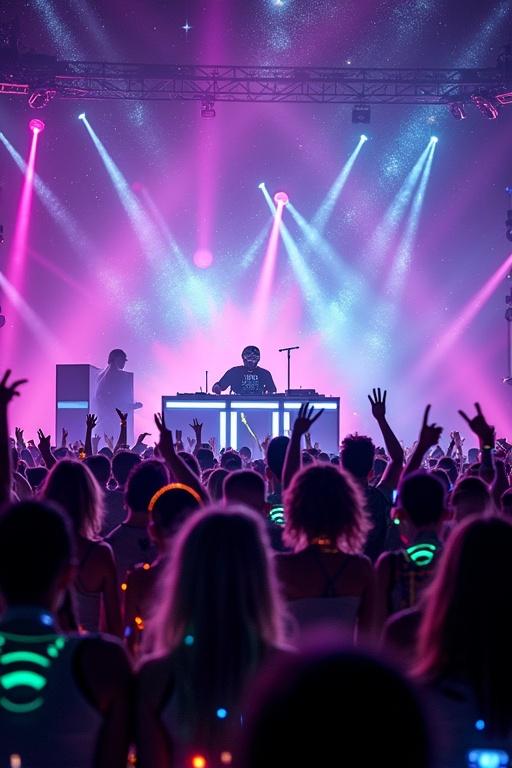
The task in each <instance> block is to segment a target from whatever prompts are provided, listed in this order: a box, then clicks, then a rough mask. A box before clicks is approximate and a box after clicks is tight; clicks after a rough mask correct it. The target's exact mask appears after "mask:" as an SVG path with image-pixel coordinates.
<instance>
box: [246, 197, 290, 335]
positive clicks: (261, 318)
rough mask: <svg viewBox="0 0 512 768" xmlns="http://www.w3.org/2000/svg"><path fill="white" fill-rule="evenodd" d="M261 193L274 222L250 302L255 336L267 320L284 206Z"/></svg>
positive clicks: (260, 331)
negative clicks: (275, 203)
mask: <svg viewBox="0 0 512 768" xmlns="http://www.w3.org/2000/svg"><path fill="white" fill-rule="evenodd" d="M262 192H263V195H264V196H265V199H266V200H267V203H268V204H269V207H270V209H271V210H272V211H273V212H274V221H273V224H272V229H271V231H270V237H269V240H268V244H267V250H266V252H265V256H264V258H263V264H262V267H261V272H260V276H259V279H258V284H257V286H256V291H255V293H254V298H253V302H252V312H251V323H250V325H251V328H252V332H253V333H254V334H255V335H256V336H257V335H259V334H261V333H262V331H263V328H264V324H265V322H266V320H267V315H268V310H269V305H270V296H271V293H272V287H273V283H274V275H275V269H276V262H277V253H278V246H279V230H280V227H281V222H282V219H283V209H284V204H283V203H282V202H280V203H278V204H277V206H275V205H274V203H273V201H272V198H271V197H270V195H269V193H268V190H267V188H266V187H264V188H262Z"/></svg>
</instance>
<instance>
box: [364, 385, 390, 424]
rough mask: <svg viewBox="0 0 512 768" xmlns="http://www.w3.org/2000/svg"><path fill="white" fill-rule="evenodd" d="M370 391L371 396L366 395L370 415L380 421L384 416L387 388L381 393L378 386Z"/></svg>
mask: <svg viewBox="0 0 512 768" xmlns="http://www.w3.org/2000/svg"><path fill="white" fill-rule="evenodd" d="M372 393H373V398H372V397H371V395H368V400H369V401H370V405H371V407H372V415H373V417H374V419H376V420H377V421H382V420H383V419H385V418H386V396H387V390H384V394H381V389H380V387H378V388H377V389H373V390H372Z"/></svg>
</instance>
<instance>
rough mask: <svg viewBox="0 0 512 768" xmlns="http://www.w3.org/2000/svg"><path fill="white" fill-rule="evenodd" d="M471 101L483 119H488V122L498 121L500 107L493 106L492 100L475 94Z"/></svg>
mask: <svg viewBox="0 0 512 768" xmlns="http://www.w3.org/2000/svg"><path fill="white" fill-rule="evenodd" d="M471 101H472V102H473V104H474V105H475V107H477V109H478V110H479V111H480V113H481V114H482V116H483V117H486V118H487V119H488V120H496V118H497V117H498V115H499V111H498V107H497V106H496V105H495V104H493V102H492V101H491V99H489V98H487V97H486V96H482V95H481V94H478V93H474V94H473V96H472V97H471Z"/></svg>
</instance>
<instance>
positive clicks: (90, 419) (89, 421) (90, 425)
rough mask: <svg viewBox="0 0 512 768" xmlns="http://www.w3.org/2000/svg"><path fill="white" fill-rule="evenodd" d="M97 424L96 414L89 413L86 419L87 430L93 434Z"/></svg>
mask: <svg viewBox="0 0 512 768" xmlns="http://www.w3.org/2000/svg"><path fill="white" fill-rule="evenodd" d="M97 423H98V417H97V416H96V415H95V414H94V413H88V414H87V418H86V419H85V424H86V426H87V430H88V431H89V432H92V430H93V429H94V428H95V427H96V425H97Z"/></svg>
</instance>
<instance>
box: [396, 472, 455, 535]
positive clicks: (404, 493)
mask: <svg viewBox="0 0 512 768" xmlns="http://www.w3.org/2000/svg"><path fill="white" fill-rule="evenodd" d="M445 495H446V492H445V489H444V486H443V484H442V482H441V481H440V480H439V478H437V477H435V476H434V475H432V474H429V473H427V472H423V471H422V470H419V471H418V472H412V473H411V474H409V475H406V476H405V477H404V479H403V480H402V482H401V483H400V485H399V488H398V505H399V508H400V509H402V510H403V511H404V512H405V516H406V518H407V519H408V520H410V522H411V523H412V524H413V525H414V526H416V528H424V527H430V526H432V527H433V528H436V527H437V526H438V525H440V523H441V521H442V519H443V517H444V514H445Z"/></svg>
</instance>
